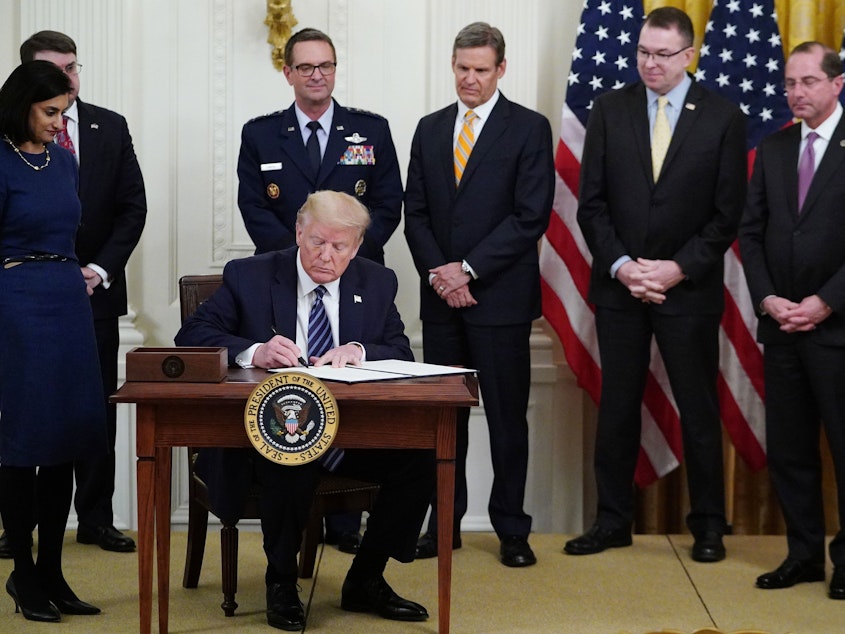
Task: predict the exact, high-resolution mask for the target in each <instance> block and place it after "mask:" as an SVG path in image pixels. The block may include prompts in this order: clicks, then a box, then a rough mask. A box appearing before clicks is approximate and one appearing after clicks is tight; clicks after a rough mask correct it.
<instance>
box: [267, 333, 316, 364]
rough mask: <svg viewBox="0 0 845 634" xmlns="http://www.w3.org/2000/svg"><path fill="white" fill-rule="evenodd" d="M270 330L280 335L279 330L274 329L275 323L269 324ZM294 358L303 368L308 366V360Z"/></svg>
mask: <svg viewBox="0 0 845 634" xmlns="http://www.w3.org/2000/svg"><path fill="white" fill-rule="evenodd" d="M270 330H272V331H273V334H274V335H278V336H281V335H279V332H278V331H277V330H276V326H275V325H273V324H271V325H270ZM296 360H297V361H299V365H301V366H302V367H303V368H307V367H309V366H308V362H307V361H306V360H305V359H303V358H302V357H297V358H296Z"/></svg>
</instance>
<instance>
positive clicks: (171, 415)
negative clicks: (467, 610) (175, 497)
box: [111, 369, 478, 634]
mask: <svg viewBox="0 0 845 634" xmlns="http://www.w3.org/2000/svg"><path fill="white" fill-rule="evenodd" d="M267 376H268V375H267V373H266V372H265V371H263V370H241V369H230V370H229V376H228V378H227V379H226V380H225V381H223V382H222V383H140V382H138V383H125V384H124V385H123V386H122V387H121V388H120V389H119V390H118V391H117V392H116V393H115V394H113V395H112V397H111V400H112V402H114V403H135V404H136V406H137V455H138V466H137V470H138V598H139V603H140V623H141V633H142V634H148V633H149V632H150V631H151V627H152V607H153V606H152V576H153V553H154V552H155V554H156V566H157V572H158V622H159V632H161V634H166V633H167V621H168V608H169V592H170V479H171V473H170V472H171V449H172V448H173V447H182V446H192V447H249V446H250V444H249V441H248V439H247V437H246V432H245V430H244V422H243V409H244V404H245V403H246V399H247V397H248V396H249V394H250V393H251V392H252V389H253V388H254V387H255V385H256V384H257V383H260V382H261V381H262V380H264V379H265V378H267ZM327 385H328V386H329V388H330V389H331V391H332V394H334V396H335V399H336V400H337V403H338V408H339V410H340V429H339V432H338V435H337V438H336V439H335V444H336V446H338V447H348V448H394V447H395V448H405V449H418V448H433V449H435V450H436V454H437V506H438V513H437V531H438V534H440V535H451V534H452V519H453V514H454V506H453V503H454V493H455V420H456V410H457V408H459V407H470V406H472V405H477V404H478V383H477V380H476V378H475V376H474V375H452V376H442V377H429V378H424V379H413V380H399V381H383V382H378V383H357V384H354V385H347V384H345V383H334V382H328V383H327ZM375 425H377V426H378V427H379V431H378V433H371V430H372V428H373V426H375ZM367 430H370V433H359V432H361V431H367ZM291 468H292V469H295V468H296V467H291ZM154 529H155V544H156V545H157V548H154V542H153V530H154ZM437 554H438V565H437V587H438V607H439V617H440V618H439V631H440V632H441V634H446V633H448V632H449V611H450V603H451V589H452V542H451V540H449V539H441V540H439V542H438V551H437Z"/></svg>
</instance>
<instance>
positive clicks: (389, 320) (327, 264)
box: [176, 191, 434, 631]
mask: <svg viewBox="0 0 845 634" xmlns="http://www.w3.org/2000/svg"><path fill="white" fill-rule="evenodd" d="M368 223H369V214H368V212H367V210H366V208H365V207H364V206H363V205H361V204H360V203H359V202H358V201H356V200H355V199H354V198H353V197H351V196H349V195H347V194H343V193H340V192H333V191H322V192H317V193H315V194H312V195H310V196H309V197H308V199H307V201H306V203H305V205H303V207H302V209H300V211H299V214H298V217H297V222H296V242H297V246H296V247H292V248H289V249H285V250H282V251H273V252H270V253H265V254H261V255H256V256H253V257H249V258H244V259H241V260H233V261H232V262H229V263H228V264H227V265H226V267H225V269H224V271H223V286H222V287H221V288H220V289H219V290H218V291H217V292H216V293H215V294H214V295H212V297H211V298H209V299H208V300H207V301H206V302H204V303H203V304H202V305H201V306H200V307H199V308H198V309H197V311H196V312H195V313H194V315H193V316H191V317H190V318H189V319H187V320H186V321H185V323H184V325H183V326H182V329H181V330H180V331H179V333H178V334H177V335H176V344H177V345H180V346H215V347H226V348H227V349H228V354H229V363H230V365H240V366H243V367H259V368H278V367H294V368H295V367H297V366H300V365H301V364H302V361H303V360H304V361H307V363H309V364H313V365H318V366H319V365H324V364H332V365H335V366H342V365H347V364H351V365H358V364H360V363H361V362H362V361H363V360H379V359H402V360H412V359H413V354H412V352H411V349H410V345H409V342H408V338H407V337H406V336H405V334H404V325H403V323H402V320H401V318H400V316H399V313H398V311H397V310H396V306H395V297H396V291H397V288H398V282H397V279H396V275H395V274H394V273H393V272H392V271H390V270H389V269H387V268H385V267H383V266H381V265H380V264H376V263H374V262H371V261H369V260H367V259H365V258H356V257H355V256H356V254H357V252H358V249H359V247H360V245H361V241H362V239H363V235H364V232H365V230H366V227H367V225H368ZM315 340H322V343H321V342H320V341H317V342H316V343H315ZM327 347H328V350H327V351H325V352H324V350H326V348H327ZM305 355H308V358H307V359H303V358H302V357H304V356H305ZM204 456H205V457H207V458H210V459H209V460H207V462H206V464H205V465H201V464H200V462H199V461H198V463H197V470H198V471H201V472H202V474H203V479H204V480H205V481H206V483H207V484H208V488H209V496H210V498H211V503H212V507H213V508H214V511H215V513H216V514H217V515H218V516H221V517H222V515H221V513H223V514H230V517H231V516H234V517H235V518H237V517H238V515H237V514H238V511H239V508H242V500H243V495H244V492H245V491H247V490H248V488H247V483H249V482H250V481H251V480H253V479H257V481H258V483H259V485H260V488H261V505H260V507H261V528H262V531H263V533H264V551H265V553H266V555H267V572H266V575H265V581H266V584H267V621H268V623H269V624H270V625H271V626H273V627H276V628H279V629H283V630H290V631H299V630H301V629H302V628H303V627H304V626H305V615H304V613H303V609H302V603H301V602H300V600H299V596H298V593H297V586H296V580H297V563H296V554H297V551H298V549H299V544H300V541H301V539H302V531H303V529H304V527H305V524H306V522H307V519H308V513H309V509H310V506H311V500H312V498H313V495H314V489H315V487H316V484H317V479H318V478H319V477H320V474H321V473H323V472H324V469H325V467H324V466H323V465H321V464H319V463H317V462H311V463H308V464H305V465H299V466H296V467H289V466H284V465H279V464H277V463H274V462H271V461H269V460H265V459H264V458H262V457H260V456H258V454H257V453H256V452H255V451H254V450H251V449H248V450H237V449H224V450H214V451H213V452H210V453H209V452H201V454H200V457H201V458H203V457H204ZM336 458H338V459H340V458H341V457H340V456H339V455H337V456H336ZM336 471H337V473H339V474H343V475H348V476H353V477H358V478H362V479H365V480H370V481H375V482H378V483H379V485H380V490H379V495H378V498H377V500H376V504H375V507H374V508H373V510H372V513H371V514H370V517H369V520H368V522H367V530H366V532H365V533H364V536H363V538H362V540H361V546H360V549H359V551H358V553H357V554H356V555H355V558H354V559H353V562H352V566H351V568H350V570H349V573H348V574H347V577H346V581H345V582H344V584H343V590H342V598H341V608H343V609H345V610H349V611H353V612H373V613H376V614H378V615H379V616H382V617H383V618H388V619H394V620H400V621H422V620H425V619H427V618H428V613H427V611H426V609H425V608H424V607H423V606H421V605H419V604H417V603H414V602H412V601H408V600H406V599H403V598H401V597H400V596H398V595H397V594H396V593H395V592H394V591H393V590H392V589H391V588H390V586H389V585H388V584H387V582H386V581H385V580H384V576H383V572H384V569H385V566H386V564H387V561H388V559H389V558H390V557H393V558H394V559H397V560H398V561H402V562H410V561H412V560H413V559H414V553H415V549H416V540H417V535H418V533H419V529H420V526H421V525H422V521H423V519H424V517H425V513H426V508H427V505H428V501H429V499H430V497H431V494H432V492H433V490H434V456H433V453H432V452H431V451H428V450H402V451H394V450H347V451H345V452H344V453H343V456H342V459H340V460H339V464H338V465H336ZM238 504H241V506H240V507H239V506H238Z"/></svg>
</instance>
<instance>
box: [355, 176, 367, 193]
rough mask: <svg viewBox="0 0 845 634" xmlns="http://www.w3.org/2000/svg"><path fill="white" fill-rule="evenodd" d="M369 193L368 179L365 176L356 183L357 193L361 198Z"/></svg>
mask: <svg viewBox="0 0 845 634" xmlns="http://www.w3.org/2000/svg"><path fill="white" fill-rule="evenodd" d="M366 193H367V181H365V180H364V179H363V178H362V179H360V180H359V181H358V182H357V183H355V195H356V196H358V197H359V198H360V197H361V196H363V195H364V194H366Z"/></svg>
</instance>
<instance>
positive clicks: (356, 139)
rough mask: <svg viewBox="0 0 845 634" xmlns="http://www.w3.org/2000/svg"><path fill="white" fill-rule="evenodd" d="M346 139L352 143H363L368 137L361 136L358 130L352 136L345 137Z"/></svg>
mask: <svg viewBox="0 0 845 634" xmlns="http://www.w3.org/2000/svg"><path fill="white" fill-rule="evenodd" d="M344 139H345V140H346V141H349V142H350V143H363V142H364V141H366V140H367V137H365V136H361V135H360V134H358V133H357V132H356V133H355V134H353V135H352V136H347V137H344Z"/></svg>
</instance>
